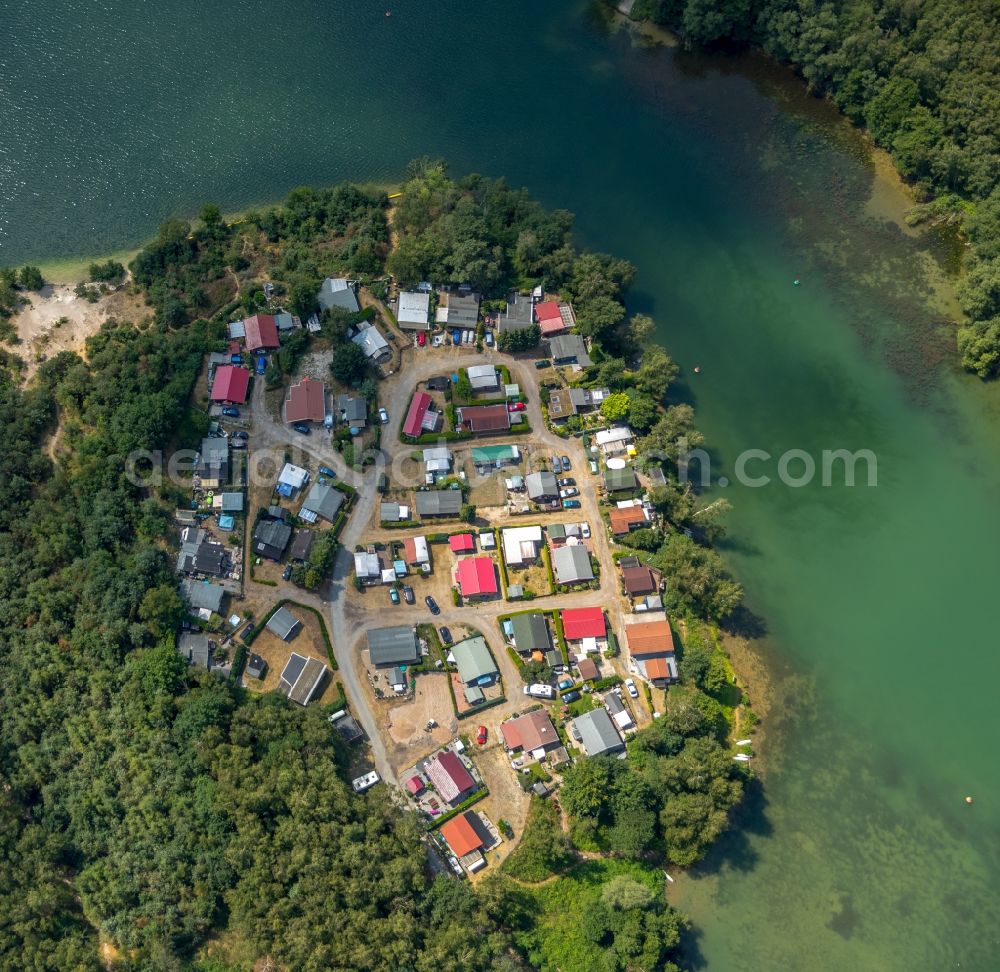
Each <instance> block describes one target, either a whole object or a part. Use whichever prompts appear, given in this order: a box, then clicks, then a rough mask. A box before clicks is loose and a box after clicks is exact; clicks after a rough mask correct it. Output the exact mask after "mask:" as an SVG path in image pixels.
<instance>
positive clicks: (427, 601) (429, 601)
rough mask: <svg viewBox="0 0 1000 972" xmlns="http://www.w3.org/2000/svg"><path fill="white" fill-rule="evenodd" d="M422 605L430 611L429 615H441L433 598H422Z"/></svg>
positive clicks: (428, 596)
mask: <svg viewBox="0 0 1000 972" xmlns="http://www.w3.org/2000/svg"><path fill="white" fill-rule="evenodd" d="M424 604H426V605H427V610H428V611H430V612H431V614H440V613H441V608H439V607H438V605H437V601H435V600H434V598H433V597H431V596H430V594H428V595H427V597H425V598H424ZM444 630H445V631H447V630H448V629H447V628H445V629H444ZM448 644H451V642H450V641H449V642H448Z"/></svg>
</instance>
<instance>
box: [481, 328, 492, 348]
mask: <svg viewBox="0 0 1000 972" xmlns="http://www.w3.org/2000/svg"><path fill="white" fill-rule="evenodd" d="M483 340H484V341H485V342H486V347H488V348H492V347H493V332H492V331H487V332H486V333H485V334H484V335H483Z"/></svg>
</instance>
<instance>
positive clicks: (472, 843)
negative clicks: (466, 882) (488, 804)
mask: <svg viewBox="0 0 1000 972" xmlns="http://www.w3.org/2000/svg"><path fill="white" fill-rule="evenodd" d="M471 817H475V814H474V813H473V812H472V811H471V810H466V811H465V813H460V814H459V815H458V816H457V817H453V818H452V819H451V820H449V821H448V822H447V823H444V824H442V825H441V836H442V837H443V838H444V839H445V841H446V842H447V844H448V846H449V847H450V848H451V852H452V854H454V855H455V856H456V857H457V858H458V859H459V860H460V861H461V860H462V859H463V858H464V857H466V856H468V855H470V854H474V855H475V859H474V860H469V861H462V863H463V864H465V866H466V867H467V868H468V869H469V870H470V871H476V870H478V869H479V868H481V867H483V866H484V865H485V864H486V860H485V858H484V857H483V855H482V849H483V847H484V846H485V842H484V841H483V838H482V837H480V836H479V834H478V832H477V831H476V828H475V826H474V825H473V822H472V820H470V818H471Z"/></svg>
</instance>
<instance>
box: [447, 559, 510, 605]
mask: <svg viewBox="0 0 1000 972" xmlns="http://www.w3.org/2000/svg"><path fill="white" fill-rule="evenodd" d="M455 582H456V583H457V584H458V589H459V590H460V591H461V592H462V597H494V596H496V595H497V594H498V593H499V592H500V589H499V588H498V587H497V571H496V567H495V566H494V565H493V561H492V560H491V559H490V558H489V557H466V558H465V559H464V560H460V561H459V562H458V567H457V568H456V569H455Z"/></svg>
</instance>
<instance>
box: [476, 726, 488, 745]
mask: <svg viewBox="0 0 1000 972" xmlns="http://www.w3.org/2000/svg"><path fill="white" fill-rule="evenodd" d="M476 742H477V743H479V745H480V746H482V745H484V744H485V743H486V726H480V727H479V728H478V729H477V730H476Z"/></svg>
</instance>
